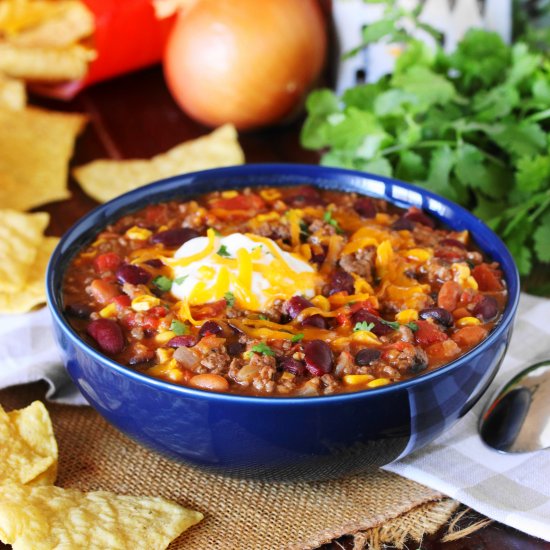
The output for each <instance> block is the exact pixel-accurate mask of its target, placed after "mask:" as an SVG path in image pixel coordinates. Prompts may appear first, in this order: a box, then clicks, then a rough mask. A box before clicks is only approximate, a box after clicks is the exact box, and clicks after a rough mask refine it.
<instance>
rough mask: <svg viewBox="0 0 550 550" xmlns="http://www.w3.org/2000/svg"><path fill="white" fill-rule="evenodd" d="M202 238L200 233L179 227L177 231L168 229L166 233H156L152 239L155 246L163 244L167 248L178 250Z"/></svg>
mask: <svg viewBox="0 0 550 550" xmlns="http://www.w3.org/2000/svg"><path fill="white" fill-rule="evenodd" d="M195 237H200V233H199V232H198V231H196V230H195V229H191V228H190V227H178V228H176V229H167V230H166V231H160V232H159V233H155V235H153V236H152V237H151V242H153V243H155V244H162V245H163V246H165V247H166V248H177V247H179V246H181V245H182V244H184V243H186V242H187V241H190V240H191V239H194V238H195Z"/></svg>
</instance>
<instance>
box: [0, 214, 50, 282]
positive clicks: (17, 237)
mask: <svg viewBox="0 0 550 550" xmlns="http://www.w3.org/2000/svg"><path fill="white" fill-rule="evenodd" d="M49 220H50V216H49V214H46V213H45V212H38V213H36V214H24V213H22V212H16V211H15V210H0V292H17V291H18V290H20V289H21V288H23V286H25V284H26V281H27V279H28V277H29V274H30V269H31V266H32V265H33V264H34V262H35V260H36V256H37V252H38V248H39V246H40V244H41V243H42V239H43V236H42V234H43V233H44V230H45V229H46V227H47V225H48V222H49Z"/></svg>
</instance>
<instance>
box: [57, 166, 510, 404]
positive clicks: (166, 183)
mask: <svg viewBox="0 0 550 550" xmlns="http://www.w3.org/2000/svg"><path fill="white" fill-rule="evenodd" d="M239 175H240V176H256V177H262V176H264V177H265V176H270V177H276V176H278V175H279V176H300V177H306V178H308V177H309V178H311V179H313V180H315V179H319V178H320V177H323V176H324V177H325V178H326V179H327V181H329V180H334V181H338V178H339V177H340V178H343V179H345V182H344V187H348V188H347V189H345V188H342V189H336V190H341V191H345V192H351V191H352V190H351V189H349V187H350V185H351V180H353V179H357V181H358V182H359V181H361V182H365V183H366V182H368V181H370V182H379V183H382V184H383V185H384V189H385V190H387V189H388V185H389V186H390V188H391V189H392V190H393V189H394V187H396V188H398V189H403V190H405V191H406V192H408V193H409V194H410V195H411V196H413V194H416V195H417V196H420V197H422V198H423V199H424V198H426V199H428V200H429V201H435V203H436V204H440V205H443V206H444V207H446V208H447V209H450V210H452V211H454V212H455V213H456V214H457V215H458V216H459V217H460V218H461V219H464V218H465V219H466V220H467V221H468V222H469V225H471V224H473V225H474V226H476V228H475V229H476V234H478V233H477V231H481V232H482V233H483V234H484V235H485V236H487V237H488V238H490V239H491V241H492V243H493V244H494V248H495V249H497V250H498V253H499V255H501V257H502V258H503V259H504V260H505V261H504V263H505V265H502V262H501V267H502V269H503V273H504V276H505V278H506V281H507V285H508V288H507V290H508V300H507V303H506V306H505V308H504V312H503V314H502V319H501V320H500V322H499V324H498V325H497V326H496V327H495V328H494V329H493V330H492V331H491V332H490V333H489V335H488V336H487V338H486V339H485V340H483V341H482V342H480V343H479V344H478V345H476V346H474V347H473V348H472V349H470V350H468V351H467V352H466V353H465V354H464V355H461V356H460V357H458V358H457V359H455V360H453V361H451V362H449V363H447V364H445V365H443V366H441V367H437V368H436V369H434V370H432V371H428V372H426V373H424V374H419V375H417V376H414V377H413V378H409V379H407V380H403V381H400V382H393V383H391V384H388V385H386V386H380V387H378V388H371V389H368V390H359V391H352V392H344V393H336V394H331V395H320V396H295V397H284V396H253V395H241V394H235V393H222V392H210V391H206V390H200V389H195V388H190V387H188V386H182V385H178V384H174V383H172V382H168V381H164V380H161V379H159V378H154V377H152V376H148V375H146V374H144V373H140V372H138V371H137V370H134V369H132V368H131V367H129V366H125V365H122V364H119V363H117V362H116V361H114V360H112V359H111V358H109V357H107V356H106V355H103V354H102V353H101V352H99V351H98V350H96V349H95V348H93V347H92V346H91V345H90V344H88V343H87V342H86V341H85V340H84V339H82V338H81V337H80V336H79V335H78V333H77V332H76V331H75V330H74V329H73V327H72V326H71V325H70V323H69V322H68V321H67V320H66V319H65V316H64V315H63V313H62V307H61V306H62V301H61V288H62V287H61V286H60V287H59V288H55V286H54V279H55V276H56V265H57V264H59V263H60V262H61V261H64V260H65V258H67V256H68V259H67V260H66V262H65V264H68V262H69V261H70V260H71V259H72V257H73V256H74V254H75V253H76V250H78V249H80V247H81V246H82V245H79V246H78V248H77V249H76V250H74V249H72V248H71V247H70V246H69V247H67V243H68V242H72V241H75V240H77V239H79V238H82V236H83V235H88V234H91V233H97V232H98V231H100V230H101V229H102V228H103V227H105V225H106V224H107V223H109V221H110V220H111V219H113V218H114V219H119V218H120V217H121V216H123V215H124V214H125V213H129V212H132V211H136V210H138V209H140V208H143V206H144V205H143V204H138V205H135V203H136V202H139V201H140V200H143V199H144V198H145V197H147V196H148V195H149V193H150V192H151V191H152V192H154V194H156V195H158V194H160V193H161V192H162V191H164V192H165V193H166V192H168V191H167V189H170V190H172V191H173V189H172V187H175V186H176V185H177V184H178V183H179V184H180V185H181V184H183V185H181V192H180V193H178V192H177V191H176V192H174V193H173V195H174V197H175V196H177V195H178V194H179V195H181V196H182V197H184V196H185V195H186V192H185V191H186V190H187V189H188V187H190V186H192V185H196V183H197V181H200V180H203V179H214V180H216V179H221V180H223V177H224V176H226V177H229V176H230V177H233V178H234V177H238V176H239ZM340 181H341V180H340ZM231 183H232V185H231V187H232V188H235V184H234V182H231ZM305 183H307V182H304V183H302V182H300V185H302V184H305ZM285 184H287V182H283V183H280V185H281V186H282V185H285ZM312 184H313V185H315V182H312ZM250 185H251V183H250V182H247V185H243V186H242V187H245V186H250ZM259 185H266V183H260V184H259ZM267 185H274V184H273V183H269V184H267ZM275 185H276V184H275ZM219 187H220V188H223V187H224V185H223V183H222V184H221V185H220V186H219ZM159 188H160V191H159ZM327 188H329V187H327ZM208 191H210V189H207V190H202V191H200V192H199V191H196V190H195V191H193V190H192V191H190V192H188V193H187V195H188V196H192V195H196V194H199V193H201V194H202V193H206V192H208ZM353 191H357V190H356V189H353ZM371 191H372V190H371ZM170 192H171V191H170ZM365 195H366V194H365ZM373 195H374V193H373ZM366 196H372V195H366ZM374 196H376V195H374ZM380 198H383V199H384V200H386V201H388V202H391V203H393V204H396V205H398V206H406V205H409V206H412V204H411V202H407V201H405V200H404V199H403V198H401V200H399V198H396V197H393V198H392V197H388V196H386V197H382V196H380ZM166 200H170V199H168V198H166V199H161V201H159V202H162V201H166ZM423 202H424V200H423ZM132 205H134V208H132ZM103 213H106V214H107V216H106V219H105V220H103V221H102V223H101V224H100V225H96V224H93V226H92V227H87V226H88V225H89V222H90V220H94V219H95V218H97V217H98V216H101V215H102V214H103ZM115 214H116V217H115ZM430 214H431V215H432V216H433V215H434V214H436V213H434V212H433V211H431V212H430ZM470 233H472V230H471V229H470ZM480 248H481V247H480ZM65 249H66V250H65ZM482 251H483V252H484V253H487V252H486V251H485V250H483V248H482ZM65 267H66V266H65ZM519 296H520V280H519V272H518V269H517V266H516V264H515V262H514V260H513V258H512V255H511V253H510V252H509V250H508V249H507V247H506V245H505V244H504V243H503V242H502V240H501V239H500V237H499V236H498V235H496V233H494V232H493V231H492V230H491V229H490V228H489V227H488V226H487V225H486V224H485V223H484V222H483V221H481V220H480V219H479V218H477V217H476V216H475V215H474V214H472V213H471V212H469V211H468V210H466V209H465V208H463V207H462V206H460V205H458V204H456V203H454V202H453V201H451V200H449V199H446V198H444V197H442V196H440V195H437V194H436V193H433V192H431V191H429V190H427V189H424V188H421V187H418V186H416V185H413V184H410V183H406V182H403V181H400V180H398V179H396V178H391V177H386V176H381V175H377V174H371V173H368V172H360V171H356V170H348V169H344V168H334V167H327V166H319V165H314V164H311V165H310V164H299V163H248V164H243V165H235V166H227V167H222V168H213V169H209V170H201V171H196V172H190V173H187V174H180V175H177V176H173V177H170V178H166V179H162V180H158V181H155V182H152V183H150V184H147V185H144V186H141V187H138V188H137V189H134V190H132V191H129V192H127V193H124V194H123V195H120V196H118V197H116V198H114V199H112V200H110V201H108V202H106V203H104V204H100V205H99V206H97V207H95V208H94V209H92V210H91V211H90V212H88V213H87V214H85V215H84V216H82V217H81V218H80V219H79V220H78V221H77V222H76V223H75V224H74V225H73V226H71V227H70V228H69V229H68V230H67V231H66V232H65V233H64V235H63V236H62V237H61V239H60V241H59V243H58V245H57V246H56V248H55V250H54V252H53V253H52V255H51V257H50V260H49V262H48V267H47V272H46V298H47V306H48V308H49V310H50V314H51V315H52V317H53V320H54V321H55V322H56V323H57V324H58V327H60V328H61V330H62V331H63V334H64V336H66V337H68V338H70V340H71V341H72V342H73V344H74V345H75V346H76V347H77V348H80V349H81V350H83V351H84V352H85V353H86V354H88V355H90V356H91V358H92V359H93V360H94V361H97V362H99V363H101V364H102V365H103V366H105V367H108V368H109V369H112V370H114V371H115V372H117V373H119V374H121V375H123V376H127V377H129V378H130V379H132V380H133V381H135V382H138V383H142V384H145V385H147V386H149V387H152V388H156V389H160V390H163V391H168V392H169V393H171V394H174V396H181V397H188V398H189V397H192V398H198V399H206V400H214V401H222V402H232V403H254V404H264V405H273V406H284V405H299V406H317V405H320V404H322V403H326V404H329V403H332V404H336V403H342V402H347V401H354V400H355V399H365V398H367V396H372V397H373V398H374V397H375V396H380V395H384V394H386V393H388V392H399V391H403V390H405V391H406V390H408V389H409V388H411V387H414V386H416V385H418V384H422V383H424V382H428V381H431V380H433V379H435V378H439V377H442V376H445V375H446V374H447V373H448V372H450V371H453V370H455V369H459V368H460V367H461V366H462V365H464V363H466V362H467V361H469V360H470V359H471V358H472V357H473V356H474V355H476V354H477V353H479V352H480V351H482V350H483V349H485V348H488V347H491V345H492V344H493V343H494V342H495V341H496V340H498V339H499V337H500V336H501V335H502V334H503V333H504V332H505V331H506V330H507V328H508V326H509V325H510V323H511V322H512V321H513V319H514V316H515V314H516V312H517V307H518V303H519Z"/></svg>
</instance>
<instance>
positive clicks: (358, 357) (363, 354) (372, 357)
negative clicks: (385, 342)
mask: <svg viewBox="0 0 550 550" xmlns="http://www.w3.org/2000/svg"><path fill="white" fill-rule="evenodd" d="M381 355H382V353H381V352H380V350H378V349H374V348H365V349H361V350H359V351H358V352H357V353H356V354H355V363H356V364H357V365H359V366H360V367H364V366H365V365H370V364H371V363H373V362H374V361H377V360H378V359H380V356H381Z"/></svg>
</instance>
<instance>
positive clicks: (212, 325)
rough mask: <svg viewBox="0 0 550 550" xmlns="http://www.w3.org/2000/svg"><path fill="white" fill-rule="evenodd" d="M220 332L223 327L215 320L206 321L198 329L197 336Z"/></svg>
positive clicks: (201, 336)
mask: <svg viewBox="0 0 550 550" xmlns="http://www.w3.org/2000/svg"><path fill="white" fill-rule="evenodd" d="M221 332H223V327H222V326H221V325H220V324H219V323H216V321H206V323H203V325H202V326H201V328H200V330H199V337H200V338H203V337H204V336H206V335H207V334H220V333H221Z"/></svg>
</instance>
